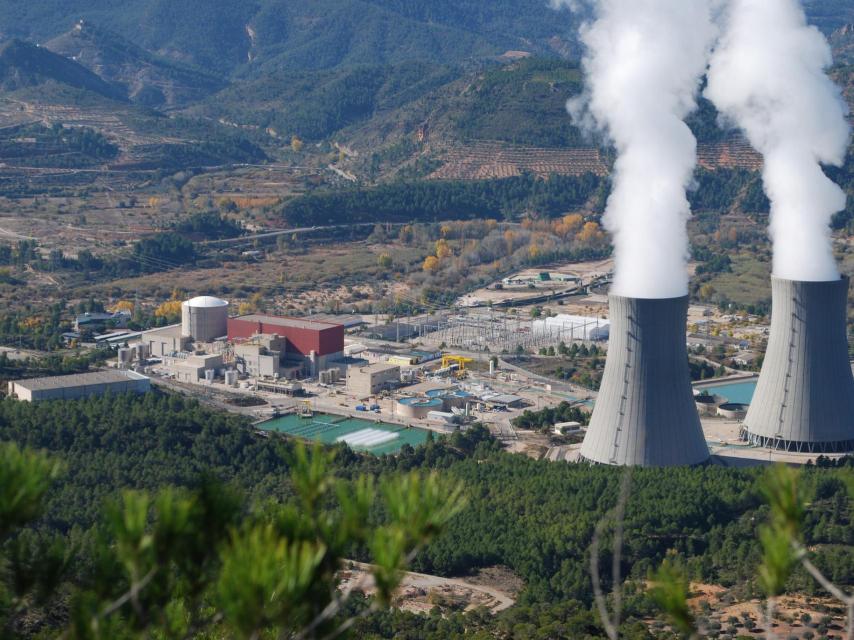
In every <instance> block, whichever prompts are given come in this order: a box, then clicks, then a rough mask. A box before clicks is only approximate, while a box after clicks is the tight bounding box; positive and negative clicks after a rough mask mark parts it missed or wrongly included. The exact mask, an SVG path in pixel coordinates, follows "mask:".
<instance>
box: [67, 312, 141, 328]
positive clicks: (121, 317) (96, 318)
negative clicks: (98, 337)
mask: <svg viewBox="0 0 854 640" xmlns="http://www.w3.org/2000/svg"><path fill="white" fill-rule="evenodd" d="M129 321H130V313H129V312H128V311H116V312H115V313H102V312H92V313H83V314H81V315H79V316H77V317H76V318H74V330H75V331H77V332H80V331H83V330H84V329H88V330H89V331H102V330H103V329H104V328H105V327H115V328H117V329H122V328H124V327H126V326H127V324H128V322H129Z"/></svg>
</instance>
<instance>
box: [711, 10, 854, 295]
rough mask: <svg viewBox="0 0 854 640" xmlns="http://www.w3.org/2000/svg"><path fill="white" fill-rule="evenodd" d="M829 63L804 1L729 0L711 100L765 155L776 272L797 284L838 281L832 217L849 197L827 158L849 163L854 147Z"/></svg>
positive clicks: (714, 61)
mask: <svg viewBox="0 0 854 640" xmlns="http://www.w3.org/2000/svg"><path fill="white" fill-rule="evenodd" d="M831 62H832V60H831V53H830V47H829V46H828V44H827V41H826V40H825V39H824V36H822V34H821V33H820V32H819V31H818V30H817V29H816V28H814V27H810V26H807V23H806V18H805V16H804V12H803V10H802V8H801V7H800V5H799V3H798V2H797V0H731V2H730V7H729V12H728V15H727V20H726V26H725V29H724V34H723V36H722V38H721V41H720V44H719V46H718V48H717V50H716V51H715V53H714V54H713V56H712V62H711V66H710V69H709V76H708V87H707V88H706V92H705V93H706V96H707V97H708V98H709V99H710V100H712V102H714V104H715V105H716V106H717V108H718V110H719V111H720V112H721V113H722V114H724V116H725V117H727V118H729V119H731V120H733V121H734V122H735V123H736V124H737V125H738V126H739V127H740V128H741V129H742V130H743V131H744V133H745V134H746V135H747V137H748V139H749V140H750V142H751V144H752V145H753V146H754V147H755V148H756V149H757V150H758V151H759V152H761V153H762V154H763V155H764V157H765V169H764V171H763V182H764V186H765V192H766V193H767V194H768V197H769V199H770V200H771V236H772V238H773V241H774V275H776V276H778V277H781V278H786V279H789V280H809V281H821V280H825V281H826V280H835V279H837V278H838V277H839V273H838V271H837V267H836V263H835V261H834V258H833V251H832V244H831V241H830V229H829V227H828V223H829V222H830V218H831V216H832V215H833V214H834V213H835V212H837V211H840V210H841V209H843V208H844V207H845V193H844V192H843V191H842V189H840V188H839V187H838V186H837V185H836V184H834V183H833V182H832V181H831V180H830V179H829V178H828V177H827V176H826V175H825V174H824V172H823V171H822V169H821V166H820V164H819V163H822V162H823V163H827V164H835V165H839V164H841V163H842V161H843V160H844V158H845V151H846V148H847V146H848V135H849V131H848V125H847V123H846V122H845V114H846V112H847V108H846V106H845V103H844V102H843V100H842V97H841V95H840V92H839V90H838V89H837V87H836V86H835V85H834V84H833V83H832V82H831V80H830V79H829V78H828V77H827V75H826V74H825V72H824V70H825V69H826V68H827V67H828V66H829V65H830V64H831Z"/></svg>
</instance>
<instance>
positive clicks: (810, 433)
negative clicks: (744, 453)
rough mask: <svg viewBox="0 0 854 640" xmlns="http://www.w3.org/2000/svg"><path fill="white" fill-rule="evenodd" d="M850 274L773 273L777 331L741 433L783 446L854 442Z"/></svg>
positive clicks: (821, 447)
mask: <svg viewBox="0 0 854 640" xmlns="http://www.w3.org/2000/svg"><path fill="white" fill-rule="evenodd" d="M848 286H849V281H848V278H846V277H843V278H840V279H839V280H834V281H829V282H798V281H794V280H785V279H782V278H777V277H772V279H771V290H772V313H771V333H770V336H769V338H768V349H767V351H766V353H765V360H764V362H763V364H762V372H761V373H760V375H759V381H758V382H757V385H756V392H755V393H754V395H753V400H752V401H751V403H750V408H749V409H748V411H747V415H746V417H745V419H744V430H743V432H742V437H743V438H744V439H745V440H748V441H749V442H752V443H753V444H756V445H759V446H763V447H769V448H771V449H779V450H783V451H804V452H810V453H819V452H820V453H830V452H842V451H852V450H854V376H852V373H851V365H850V363H849V360H848V333H847V327H846V319H847V303H848Z"/></svg>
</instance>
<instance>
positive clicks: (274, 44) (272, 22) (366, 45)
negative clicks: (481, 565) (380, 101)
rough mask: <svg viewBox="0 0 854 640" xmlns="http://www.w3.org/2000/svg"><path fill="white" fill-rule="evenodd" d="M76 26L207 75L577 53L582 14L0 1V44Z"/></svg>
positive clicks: (842, 0) (394, 3)
mask: <svg viewBox="0 0 854 640" xmlns="http://www.w3.org/2000/svg"><path fill="white" fill-rule="evenodd" d="M807 8H808V11H809V14H810V16H811V18H812V20H813V21H814V22H815V23H816V24H818V25H819V26H820V27H821V28H822V29H823V30H825V31H826V32H828V33H829V32H830V31H832V30H834V29H836V28H838V27H840V26H842V25H843V24H845V23H846V22H854V10H852V8H851V5H850V3H848V2H847V1H846V0H809V1H808V2H807ZM80 19H84V20H86V21H87V22H90V23H92V24H96V25H100V26H102V27H104V28H107V29H110V30H112V31H116V32H117V33H119V34H121V35H122V36H123V37H125V38H127V39H128V40H130V41H131V42H134V43H136V44H137V45H140V46H141V47H144V48H145V49H147V50H149V51H151V52H153V53H158V54H162V55H163V56H165V57H167V58H170V59H173V60H177V61H181V62H185V63H190V64H194V65H197V66H199V67H201V68H203V69H205V70H207V71H212V72H217V73H219V74H224V75H231V74H233V73H235V72H238V71H239V72H240V73H246V72H250V73H251V72H252V71H251V70H252V69H257V70H259V71H263V72H265V73H266V72H268V71H270V70H272V69H291V70H293V69H305V68H312V69H319V68H331V67H338V66H348V65H354V64H387V63H400V62H404V61H411V60H421V61H431V62H439V63H454V62H462V61H465V60H469V59H471V58H476V57H487V56H495V55H500V54H502V53H503V52H505V51H507V50H513V49H517V50H518V49H521V50H526V51H530V52H532V53H545V52H552V53H558V54H561V55H571V54H573V53H576V52H577V46H576V44H575V38H574V36H573V35H572V34H573V33H574V27H575V26H576V25H577V24H578V22H579V20H580V19H581V16H579V15H571V14H570V13H569V11H567V10H562V11H560V12H555V11H553V10H552V9H550V8H549V4H548V2H546V0H496V1H493V2H489V3H483V2H479V1H477V0H466V1H464V2H451V1H449V0H434V1H431V2H417V1H415V0H311V1H308V0H298V1H294V2H285V1H283V0H259V1H258V2H255V3H245V2H234V1H232V0H187V1H184V2H163V1H162V0H130V1H128V2H118V1H117V0H67V1H60V0H38V1H36V2H27V3H22V2H6V3H2V4H0V38H2V37H3V36H5V37H6V38H11V37H23V38H26V39H31V40H34V41H37V42H45V41H47V40H49V39H51V38H55V37H56V36H58V35H60V34H62V33H64V32H66V31H68V29H70V28H71V27H72V25H73V24H74V23H75V22H77V21H78V20H80Z"/></svg>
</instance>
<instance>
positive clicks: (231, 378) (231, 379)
mask: <svg viewBox="0 0 854 640" xmlns="http://www.w3.org/2000/svg"><path fill="white" fill-rule="evenodd" d="M225 384H226V385H227V386H229V387H236V386H237V371H235V370H234V369H229V370H228V371H226V372H225Z"/></svg>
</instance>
